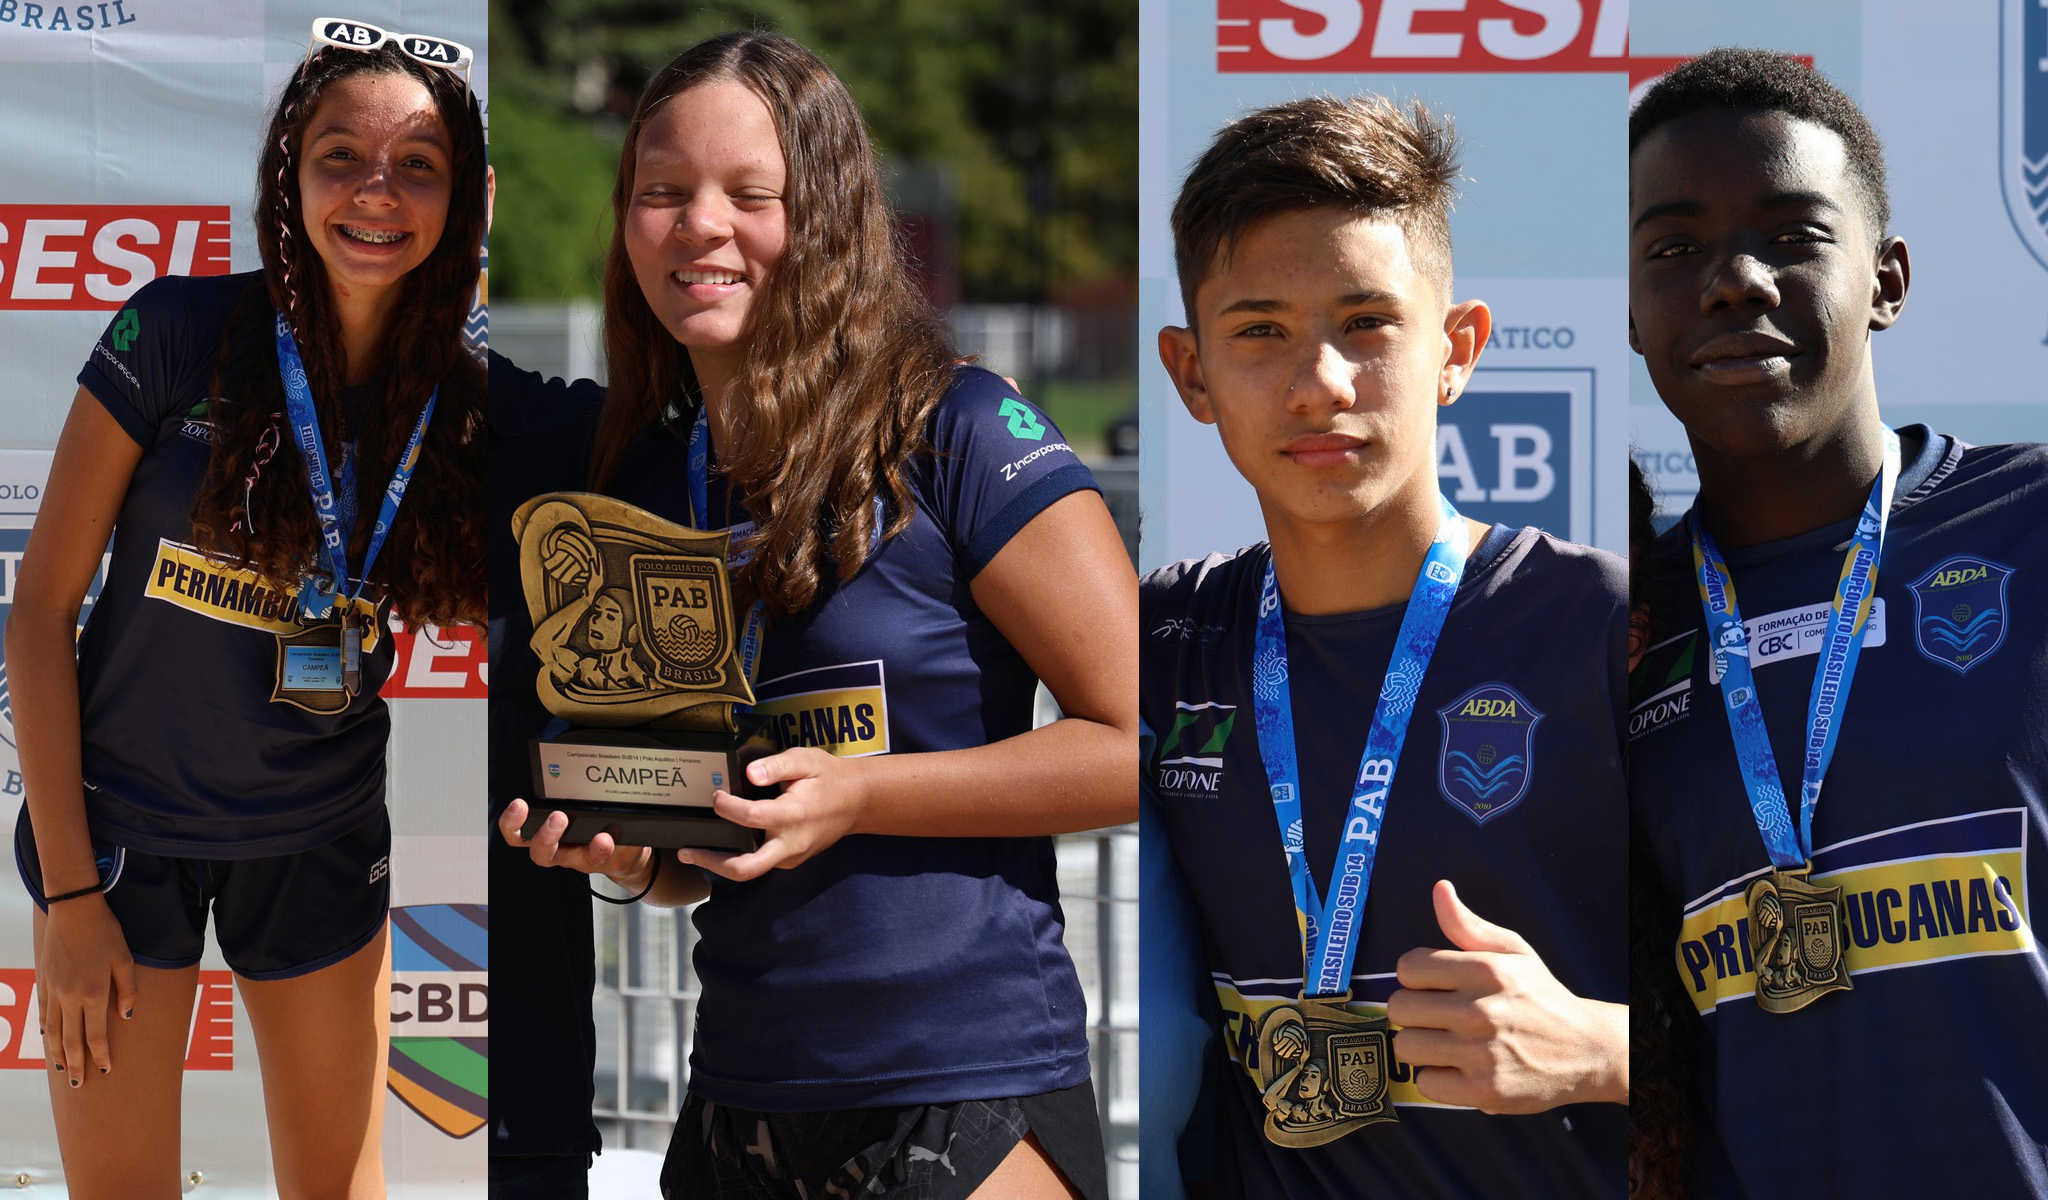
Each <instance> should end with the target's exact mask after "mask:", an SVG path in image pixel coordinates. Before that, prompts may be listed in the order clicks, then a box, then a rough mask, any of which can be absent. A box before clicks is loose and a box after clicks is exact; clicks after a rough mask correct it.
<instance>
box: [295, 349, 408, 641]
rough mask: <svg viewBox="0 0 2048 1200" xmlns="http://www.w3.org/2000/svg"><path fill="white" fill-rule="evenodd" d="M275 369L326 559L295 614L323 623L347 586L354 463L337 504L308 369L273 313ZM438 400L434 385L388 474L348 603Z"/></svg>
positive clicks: (345, 470) (346, 462) (348, 465)
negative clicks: (281, 379) (281, 381)
mask: <svg viewBox="0 0 2048 1200" xmlns="http://www.w3.org/2000/svg"><path fill="white" fill-rule="evenodd" d="M277 368H278V372H279V374H281V375H282V376H283V377H284V403H285V414H286V417H287V418H288V419H289V420H290V421H291V425H292V436H293V437H294V439H295V440H296V441H297V442H298V446H299V453H300V454H301V456H303V457H304V458H305V460H306V482H307V485H308V487H309V489H310V490H311V492H312V494H313V512H314V513H315V514H316V515H317V516H318V517H319V518H320V546H321V550H322V551H323V552H324V555H325V558H326V560H327V572H326V574H325V575H320V574H318V573H316V574H314V575H310V576H308V577H307V578H306V579H305V580H304V581H303V582H302V583H301V584H300V585H299V611H300V614H301V615H302V616H304V617H305V618H306V619H308V620H324V619H325V618H326V617H328V616H329V615H330V614H332V613H333V611H334V601H335V598H336V597H337V596H340V595H341V594H342V592H343V589H345V588H347V587H348V581H349V578H350V576H349V572H348V533H349V531H350V530H352V529H353V528H354V527H355V511H356V508H355V494H356V480H355V464H354V462H353V456H352V455H349V454H343V455H342V460H341V480H340V482H341V497H342V498H341V499H340V500H338V501H337V500H336V498H335V489H334V483H333V481H332V480H330V478H329V477H328V471H327V451H326V448H325V446H323V445H322V444H321V441H320V416H319V414H318V412H317V411H315V409H314V407H313V390H312V388H310V387H308V386H307V384H306V364H305V362H304V361H303V360H301V359H300V357H299V344H298V341H297V340H296V339H295V338H293V337H292V326H291V322H290V321H287V320H286V319H285V316H284V314H283V313H278V314H277ZM440 395H441V387H440V385H439V384H436V385H435V386H434V390H433V391H432V392H430V393H428V395H427V404H426V407H425V408H422V409H421V410H420V419H419V421H418V423H416V424H415V425H414V426H413V427H412V439H411V440H410V441H408V442H407V443H406V444H405V453H404V454H402V455H400V456H399V459H398V465H397V466H396V467H395V468H393V469H392V472H391V482H390V484H389V485H387V486H386V487H385V489H384V502H383V505H382V506H381V507H379V508H378V510H377V524H376V526H375V527H374V528H372V529H371V531H370V544H369V546H368V547H367V548H365V550H364V551H363V573H362V574H361V575H360V576H358V577H356V587H355V591H353V592H349V593H348V598H349V599H356V598H359V597H360V596H361V595H362V594H363V588H364V587H365V586H367V584H368V583H369V579H370V568H371V567H372V566H374V565H375V564H376V562H377V552H378V551H380V550H382V549H383V548H384V539H385V537H386V536H387V535H388V534H389V533H390V532H391V523H392V521H394V520H395V519H397V516H398V506H399V504H400V503H401V502H403V501H404V499H405V489H406V487H407V485H409V484H410V483H411V482H412V472H413V468H414V467H415V466H417V465H418V464H419V456H420V443H421V442H422V441H424V440H425V439H426V436H427V422H428V421H430V420H432V419H433V416H434V401H435V400H436V399H438V398H439V397H440Z"/></svg>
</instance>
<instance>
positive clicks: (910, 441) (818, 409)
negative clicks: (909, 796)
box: [590, 33, 953, 614]
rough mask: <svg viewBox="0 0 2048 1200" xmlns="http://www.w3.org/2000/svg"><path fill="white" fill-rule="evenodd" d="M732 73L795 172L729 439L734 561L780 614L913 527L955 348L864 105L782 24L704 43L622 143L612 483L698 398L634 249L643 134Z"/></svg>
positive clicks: (608, 456)
mask: <svg viewBox="0 0 2048 1200" xmlns="http://www.w3.org/2000/svg"><path fill="white" fill-rule="evenodd" d="M714 80H734V81H737V82H739V83H741V84H743V85H745V86H746V87H748V88H751V89H752V90H753V91H754V92H755V94H757V95H759V96H760V97H761V99H762V100H763V101H764V102H765V103H766V104H767V106H768V111H769V112H770V113H771V114H773V116H774V119H775V131H776V137H777V140H778V142H779V143H780V145H781V148H782V157H783V160H784V161H785V162H786V163H787V164H788V167H789V179H788V184H787V186H786V188H785V189H784V192H783V209H784V212H785V213H786V214H787V217H788V221H789V240H788V243H787V245H786V248H785V249H784V250H783V252H782V257H781V258H780V259H779V260H777V262H776V263H775V265H774V267H773V268H772V269H771V270H770V271H769V274H768V278H767V279H766V280H765V281H764V282H763V284H762V285H761V290H760V292H759V294H758V295H757V296H756V298H755V300H754V305H753V308H752V310H751V315H750V324H751V328H750V329H749V330H748V339H747V346H746V350H745V353H744V355H743V359H742V363H741V367H740V370H739V373H738V375H737V376H736V377H735V387H736V389H737V393H736V395H735V396H734V400H735V404H734V406H733V407H734V409H735V411H734V413H733V425H732V428H733V429H735V430H736V431H737V436H736V437H735V438H734V439H733V441H734V443H735V444H734V445H732V446H724V445H721V446H720V447H719V454H720V459H721V463H720V469H721V470H723V471H724V472H725V474H726V476H727V480H728V486H729V487H730V488H731V489H732V494H733V495H734V496H735V497H737V498H742V499H743V501H744V503H745V506H746V508H747V511H748V514H749V515H750V516H751V517H752V518H753V519H754V521H755V522H756V529H755V532H754V534H753V535H752V536H751V537H750V538H748V539H747V541H746V542H745V543H744V545H743V547H742V549H743V550H745V551H750V552H751V553H752V556H753V557H752V559H751V560H750V561H749V562H748V563H747V565H746V566H744V567H742V568H740V569H739V570H737V571H736V572H735V583H736V584H737V586H738V590H740V591H741V592H742V593H743V594H745V595H750V596H758V597H759V598H761V599H762V600H763V601H765V602H766V604H767V607H768V609H769V611H770V612H773V613H777V614H788V613H794V612H799V611H801V610H803V609H805V608H807V607H809V606H810V604H811V602H812V601H813V600H815V599H816V598H817V595H818V589H819V587H820V585H821V582H822V581H823V580H824V579H825V578H826V577H827V575H828V573H832V572H835V571H836V573H837V575H838V577H839V578H840V579H841V580H846V579H850V578H852V577H853V574H854V572H856V571H858V570H859V569H860V565H861V563H862V562H863V561H864V560H865V559H866V557H867V553H868V547H869V539H870V538H871V537H872V536H874V534H875V512H874V508H875V505H874V500H875V497H876V496H883V497H884V498H885V501H886V506H887V514H888V515H887V521H886V524H885V525H884V527H883V530H882V533H883V536H894V535H895V534H897V533H899V532H901V531H902V530H903V529H904V528H905V527H906V526H908V525H909V523H910V518H911V512H912V496H911V492H910V483H909V480H908V478H907V474H906V469H905V468H906V464H907V463H908V461H909V459H910V457H911V456H912V455H913V454H915V453H917V452H919V451H920V450H921V449H922V448H923V447H924V427H925V424H926V422H927V421H928V420H929V418H930V416H931V411H932V408H933V406H934V405H936V404H937V403H938V401H939V398H940V396H942V395H943V394H944V393H945V390H946V387H947V384H948V383H949V382H950V379H951V374H952V361H953V355H952V349H951V347H950V345H949V344H948V341H947V338H946V334H945V330H944V328H943V326H941V325H940V323H939V320H938V317H937V316H936V315H935V314H934V313H933V312H932V310H931V307H930V305H929V304H927V303H926V302H925V300H924V297H923V296H922V295H921V294H920V293H919V292H918V290H917V288H916V286H915V284H914V283H913V282H912V280H911V278H910V275H909V273H908V271H906V270H905V267H904V262H903V255H902V251H901V249H900V248H899V247H898V245H897V240H896V238H897V235H896V228H895V224H894V221H893V220H892V218H891V215H890V211H889V207H888V205H887V203H886V201H885V199H884V197H883V192H882V181H881V173H880V171H879V170H878V169H877V167H876V165H875V151H874V147H873V145H872V144H871V143H870V142H869V140H868V136H867V129H866V127H865V126H864V125H863V124H862V122H861V116H860V110H859V109H858V108H857V107H855V105H854V102H853V97H852V96H851V95H850V94H848V92H847V90H846V85H845V84H843V83H841V82H840V81H839V78H838V76H836V75H834V74H833V73H832V72H831V70H830V69H829V68H828V67H826V66H825V64H824V63H823V62H820V61H819V60H818V57H817V56H816V55H814V54H812V53H811V52H810V51H809V50H807V49H805V48H804V47H803V46H801V45H799V44H797V43H796V42H794V41H791V40H790V39H789V38H786V37H782V36H780V35H777V34H772V33H728V34H724V35H721V36H719V37H715V38H711V39H709V40H707V41H703V42H699V43H698V44H697V45H695V46H692V47H691V48H689V49H688V50H685V51H684V52H683V53H682V54H680V55H678V56H677V57H676V59H675V60H674V61H673V62H671V63H669V64H668V66H666V67H664V68H662V69H661V71H660V72H659V73H658V74H656V75H655V77H654V79H653V80H652V81H651V82H649V83H648V85H647V90H646V91H645V92H643V93H641V96H640V103H639V105H638V106H637V107H635V109H634V110H633V120H632V123H631V124H630V125H629V126H627V129H626V144H625V146H624V148H623V149H621V151H620V153H619V175H618V181H617V183H616V185H615V186H614V187H613V189H612V237H611V248H610V250H609V251H608V253H607V254H606V257H605V272H604V299H605V355H606V359H607V363H608V366H609V369H610V373H611V379H610V390H609V392H608V393H607V395H606V398H605V405H604V412H603V415H602V417H601V418H600V419H599V423H598V430H597V437H596V442H595V448H594V450H593V453H592V457H591V472H590V477H591V483H592V486H593V487H595V488H598V489H600V490H601V489H602V488H603V487H604V485H605V484H606V482H607V481H609V480H610V478H611V476H612V473H613V472H614V471H615V470H616V469H617V468H618V465H619V460H620V458H621V457H622V456H623V454H624V453H625V450H626V447H627V445H628V444H629V443H630V442H631V441H632V440H633V439H634V437H636V436H637V435H639V434H640V433H641V432H643V431H644V430H646V429H648V428H649V427H650V426H652V425H653V424H655V423H656V422H657V421H660V420H662V419H663V416H664V413H665V411H667V410H668V409H669V408H670V407H671V406H676V407H678V408H686V407H689V406H691V405H694V404H698V403H702V396H701V395H700V394H699V389H698V384H697V378H696V375H695V373H694V372H693V371H692V369H691V366H690V356H689V352H688V351H687V350H686V349H685V348H684V347H683V346H681V345H680V344H678V343H677V342H676V340H675V338H674V336H673V335H671V334H670V333H669V332H668V330H667V329H666V328H664V327H663V326H662V325H661V323H660V322H659V321H658V320H657V319H656V318H655V315H654V312H653V310H652V309H651V308H650V307H649V306H648V303H647V299H646V297H645V296H644V295H642V293H641V291H640V285H639V283H638V282H637V281H636V279H635V277H634V274H633V264H632V262H631V261H630V260H629V259H628V258H627V255H626V241H625V227H626V216H627V209H628V207H629V206H630V205H631V203H632V198H633V194H634V192H633V173H634V165H635V159H636V156H637V153H638V149H639V144H640V136H641V133H642V131H643V130H644V129H645V128H646V126H647V123H648V121H649V120H650V119H651V118H652V117H653V116H654V114H655V113H657V112H659V111H660V110H661V107H662V105H664V104H667V103H669V102H670V101H671V100H674V99H675V98H676V96H677V95H679V94H681V93H683V92H686V91H688V90H689V89H691V88H693V87H696V86H697V85H699V84H702V83H708V82H712V81H714Z"/></svg>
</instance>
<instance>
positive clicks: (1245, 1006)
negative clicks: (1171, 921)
mask: <svg viewBox="0 0 2048 1200" xmlns="http://www.w3.org/2000/svg"><path fill="white" fill-rule="evenodd" d="M1216 999H1217V1002H1218V1003H1220V1004H1221V1005H1222V1006H1223V1040H1224V1042H1225V1043H1227V1044H1228V1045H1229V1047H1230V1057H1231V1059H1232V1060H1233V1061H1235V1062H1236V1063H1237V1065H1238V1066H1240V1067H1242V1068H1244V1072H1245V1077H1246V1078H1247V1079H1249V1080H1251V1081H1252V1084H1253V1086H1254V1087H1256V1086H1257V1084H1258V1078H1259V1077H1258V1076H1257V1075H1256V1074H1254V1072H1256V1071H1257V1070H1258V1065H1259V1055H1261V1054H1263V1053H1265V1048H1264V1047H1262V1046H1261V1045H1259V1037H1258V1033H1259V1023H1260V1021H1262V1020H1263V1019H1264V1018H1265V1016H1266V1014H1267V1013H1269V1012H1271V1011H1273V1010H1274V1009H1276V1008H1281V1007H1284V1006H1286V1005H1290V1004H1293V1003H1294V1001H1292V1000H1267V999H1260V998H1254V997H1249V996H1241V995H1239V994H1238V992H1237V989H1235V988H1233V987H1231V986H1230V985H1229V984H1227V983H1218V984H1217V985H1216ZM1345 1011H1347V1012H1351V1013H1355V1014H1357V1015H1359V1016H1362V1017H1384V1016H1386V1015H1387V1006H1386V1005H1384V1004H1372V1003H1368V1002H1365V1001H1354V1002H1353V1003H1351V1004H1347V1005H1345ZM1387 1078H1388V1091H1387V1097H1388V1099H1389V1100H1390V1101H1392V1102H1393V1103H1395V1104H1426V1105H1428V1106H1429V1107H1431V1108H1454V1107H1457V1106H1456V1105H1448V1104H1438V1103H1437V1102H1436V1101H1434V1100H1426V1099H1424V1098H1423V1096H1422V1093H1421V1092H1419V1091H1416V1090H1415V1073H1414V1072H1413V1071H1412V1070H1410V1069H1409V1067H1408V1064H1407V1063H1404V1062H1402V1061H1401V1060H1400V1059H1399V1058H1398V1057H1396V1056H1395V1055H1394V1053H1393V1050H1392V1048H1391V1044H1390V1045H1389V1049H1388V1052H1387Z"/></svg>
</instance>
